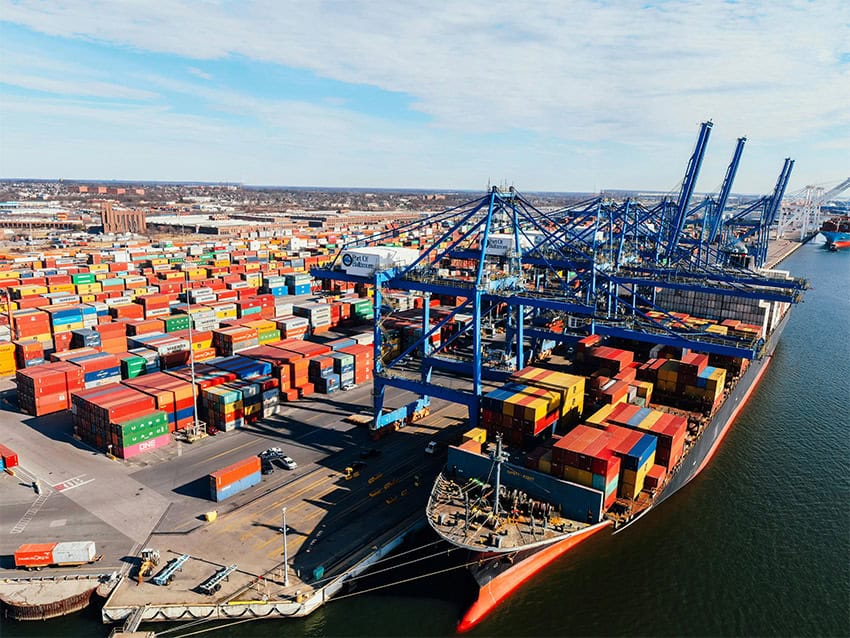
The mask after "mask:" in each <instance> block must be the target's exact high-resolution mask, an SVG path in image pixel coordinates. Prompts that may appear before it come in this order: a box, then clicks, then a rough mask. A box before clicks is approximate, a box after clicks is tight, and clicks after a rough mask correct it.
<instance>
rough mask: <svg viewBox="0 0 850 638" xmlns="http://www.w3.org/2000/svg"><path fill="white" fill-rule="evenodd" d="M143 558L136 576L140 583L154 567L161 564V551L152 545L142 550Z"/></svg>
mask: <svg viewBox="0 0 850 638" xmlns="http://www.w3.org/2000/svg"><path fill="white" fill-rule="evenodd" d="M141 558H142V564H141V565H139V573H138V575H137V576H136V579H137V580H138V582H139V585H141V584H142V580H143V579H144V577H145V576H147V575H148V574H150V573H151V572H152V571H153V568H154V567H156V566H157V565H158V564H159V552H158V551H157V550H155V549H153V548H151V547H145V548H144V549H143V550H142V554H141Z"/></svg>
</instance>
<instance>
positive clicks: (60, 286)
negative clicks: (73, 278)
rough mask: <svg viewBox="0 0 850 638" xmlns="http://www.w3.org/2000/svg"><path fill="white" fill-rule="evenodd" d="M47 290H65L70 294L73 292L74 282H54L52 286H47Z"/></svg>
mask: <svg viewBox="0 0 850 638" xmlns="http://www.w3.org/2000/svg"><path fill="white" fill-rule="evenodd" d="M47 290H48V291H49V292H65V293H68V294H69V295H72V294H74V284H54V285H52V286H48V287H47Z"/></svg>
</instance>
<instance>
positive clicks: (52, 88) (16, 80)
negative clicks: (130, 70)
mask: <svg viewBox="0 0 850 638" xmlns="http://www.w3.org/2000/svg"><path fill="white" fill-rule="evenodd" d="M0 83H3V84H8V85H11V86H17V87H20V88H23V89H30V90H34V91H44V92H46V93H55V94H60V95H70V96H76V95H85V96H92V97H103V98H115V99H126V100H150V99H153V98H154V97H156V94H154V93H151V92H150V91H143V90H140V89H134V88H130V87H127V86H121V85H119V84H113V83H111V82H98V81H94V80H84V81H76V80H59V79H52V78H45V77H37V76H34V75H30V74H26V75H25V74H20V73H3V75H0Z"/></svg>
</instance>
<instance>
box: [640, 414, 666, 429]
mask: <svg viewBox="0 0 850 638" xmlns="http://www.w3.org/2000/svg"><path fill="white" fill-rule="evenodd" d="M662 416H664V413H663V412H659V411H658V410H653V411H652V412H650V413H649V414H647V415H646V418H644V420H643V421H641V423H640V429H641V430H650V429H652V426H653V425H655V424H656V423H657V422H658V419H660V418H661V417H662Z"/></svg>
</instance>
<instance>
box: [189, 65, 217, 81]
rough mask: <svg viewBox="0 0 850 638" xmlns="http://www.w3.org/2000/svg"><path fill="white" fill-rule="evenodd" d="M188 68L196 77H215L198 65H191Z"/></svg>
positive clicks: (204, 78) (203, 78)
mask: <svg viewBox="0 0 850 638" xmlns="http://www.w3.org/2000/svg"><path fill="white" fill-rule="evenodd" d="M186 70H187V71H188V72H189V73H191V74H192V75H194V76H195V77H199V78H201V79H202V80H212V79H213V75H212V74H211V73H207V72H205V71H201V69H199V68H198V67H196V66H190V67H187V68H186Z"/></svg>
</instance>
